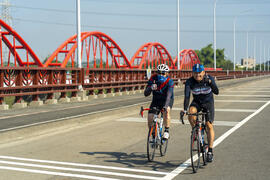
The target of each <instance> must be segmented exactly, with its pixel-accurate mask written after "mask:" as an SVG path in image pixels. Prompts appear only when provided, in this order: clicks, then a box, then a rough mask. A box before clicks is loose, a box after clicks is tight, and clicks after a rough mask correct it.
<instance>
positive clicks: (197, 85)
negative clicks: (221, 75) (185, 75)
mask: <svg viewBox="0 0 270 180" xmlns="http://www.w3.org/2000/svg"><path fill="white" fill-rule="evenodd" d="M209 80H211V83H209ZM190 92H192V94H193V101H195V102H196V103H198V104H207V103H212V102H214V98H213V93H214V94H218V93H219V90H218V87H217V85H216V83H215V80H214V78H213V77H212V76H210V75H205V76H204V78H203V80H202V81H200V82H197V81H196V80H195V79H194V78H193V77H191V78H189V79H188V80H187V81H186V84H185V100H184V110H187V108H188V106H189V100H190Z"/></svg>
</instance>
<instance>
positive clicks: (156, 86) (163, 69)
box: [144, 64, 174, 139]
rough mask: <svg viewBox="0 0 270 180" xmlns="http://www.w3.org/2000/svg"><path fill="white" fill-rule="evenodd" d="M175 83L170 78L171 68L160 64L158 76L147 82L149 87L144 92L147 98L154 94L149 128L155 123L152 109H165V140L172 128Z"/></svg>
mask: <svg viewBox="0 0 270 180" xmlns="http://www.w3.org/2000/svg"><path fill="white" fill-rule="evenodd" d="M173 90H174V83H173V80H172V79H171V78H170V77H169V67H168V65H166V64H160V65H158V67H157V74H154V75H152V76H151V78H150V79H149V81H148V82H147V86H146V88H145V91H144V95H145V96H149V95H150V94H151V92H152V93H153V98H152V103H151V105H150V109H151V110H150V111H149V112H148V127H150V126H151V124H152V122H153V117H154V112H153V111H152V109H153V108H154V107H156V108H157V109H160V110H161V109H164V110H165V113H164V117H163V118H164V125H165V130H164V135H163V138H164V139H168V138H169V136H170V135H169V128H170V119H171V115H170V111H171V109H172V106H173V102H174V94H173Z"/></svg>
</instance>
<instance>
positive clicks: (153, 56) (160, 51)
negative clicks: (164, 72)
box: [130, 42, 175, 69]
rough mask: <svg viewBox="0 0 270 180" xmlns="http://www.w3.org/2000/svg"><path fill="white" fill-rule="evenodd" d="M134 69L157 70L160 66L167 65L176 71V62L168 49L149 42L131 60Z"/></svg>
mask: <svg viewBox="0 0 270 180" xmlns="http://www.w3.org/2000/svg"><path fill="white" fill-rule="evenodd" d="M130 64H131V66H132V68H138V69H147V68H148V67H150V68H156V67H157V66H158V65H159V64H167V65H168V66H169V67H170V68H171V69H175V65H174V62H173V60H172V57H171V55H170V54H169V52H168V51H167V49H166V48H165V47H164V46H163V45H162V44H160V43H157V42H154V43H152V42H149V43H146V44H144V45H142V46H141V47H140V48H139V49H138V50H137V51H136V53H135V54H134V56H133V57H132V58H131V60H130Z"/></svg>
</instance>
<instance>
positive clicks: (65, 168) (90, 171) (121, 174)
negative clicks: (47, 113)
mask: <svg viewBox="0 0 270 180" xmlns="http://www.w3.org/2000/svg"><path fill="white" fill-rule="evenodd" d="M0 164H8V165H16V166H25V167H37V168H46V169H54V170H64V171H75V172H82V173H94V174H103V175H111V176H122V177H132V178H137V179H156V177H151V176H142V175H134V174H126V173H116V172H109V171H98V170H90V169H78V168H67V167H58V166H48V165H39V164H31V163H21V162H11V161H2V160H0Z"/></svg>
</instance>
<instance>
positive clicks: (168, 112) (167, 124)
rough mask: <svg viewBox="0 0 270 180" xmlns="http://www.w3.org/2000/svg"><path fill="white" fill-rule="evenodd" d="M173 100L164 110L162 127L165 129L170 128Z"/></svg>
mask: <svg viewBox="0 0 270 180" xmlns="http://www.w3.org/2000/svg"><path fill="white" fill-rule="evenodd" d="M173 102H174V100H173V99H171V101H170V104H169V107H168V108H167V109H166V112H165V113H164V117H163V119H164V125H165V127H166V128H170V125H171V109H172V107H173Z"/></svg>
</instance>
